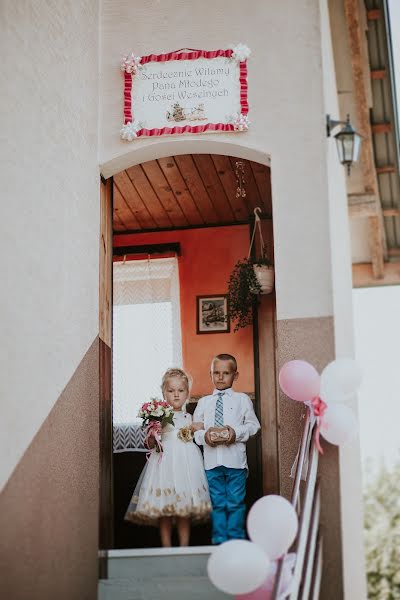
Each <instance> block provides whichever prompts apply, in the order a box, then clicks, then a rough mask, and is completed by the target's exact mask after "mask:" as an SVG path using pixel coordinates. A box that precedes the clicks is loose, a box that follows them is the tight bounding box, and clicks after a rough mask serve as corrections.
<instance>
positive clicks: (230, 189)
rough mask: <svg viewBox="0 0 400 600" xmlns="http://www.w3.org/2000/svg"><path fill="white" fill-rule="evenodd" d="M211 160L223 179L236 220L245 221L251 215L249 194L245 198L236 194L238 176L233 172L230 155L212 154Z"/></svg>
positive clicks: (222, 182)
mask: <svg viewBox="0 0 400 600" xmlns="http://www.w3.org/2000/svg"><path fill="white" fill-rule="evenodd" d="M211 160H212V161H213V163H214V167H215V169H216V171H217V174H218V177H219V178H220V180H221V184H222V187H223V188H224V190H225V193H226V195H227V198H228V202H229V204H230V205H231V208H232V210H233V213H234V215H235V219H236V221H243V220H245V219H247V218H248V215H249V211H248V208H247V202H246V199H247V196H246V197H245V198H241V197H237V196H236V191H237V182H236V176H235V173H234V172H233V168H232V164H231V162H230V160H229V156H223V155H221V154H211Z"/></svg>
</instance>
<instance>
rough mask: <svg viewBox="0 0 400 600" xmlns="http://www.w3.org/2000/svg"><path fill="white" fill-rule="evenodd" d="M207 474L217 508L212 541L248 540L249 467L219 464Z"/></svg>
mask: <svg viewBox="0 0 400 600" xmlns="http://www.w3.org/2000/svg"><path fill="white" fill-rule="evenodd" d="M206 475H207V481H208V487H209V490H210V496H211V502H212V507H213V510H212V514H211V521H212V543H213V544H222V542H226V541H227V540H238V539H239V540H240V539H245V538H246V532H245V529H244V521H245V515H246V507H245V504H244V500H245V496H246V479H247V469H231V468H229V467H223V466H219V467H215V468H214V469H208V470H207V471H206Z"/></svg>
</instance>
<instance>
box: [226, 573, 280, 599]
mask: <svg viewBox="0 0 400 600" xmlns="http://www.w3.org/2000/svg"><path fill="white" fill-rule="evenodd" d="M273 588H274V576H272V577H271V576H270V575H269V576H268V577H267V579H266V580H265V581H264V583H263V584H262V585H261V586H260V587H259V588H257V589H256V590H253V591H252V592H249V593H248V594H239V596H235V600H271V598H272V592H273Z"/></svg>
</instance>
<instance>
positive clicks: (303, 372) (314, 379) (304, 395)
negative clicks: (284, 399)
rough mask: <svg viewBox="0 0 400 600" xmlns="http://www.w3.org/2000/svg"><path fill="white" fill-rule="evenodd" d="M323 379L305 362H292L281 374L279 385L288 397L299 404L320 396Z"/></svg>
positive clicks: (286, 365) (287, 364)
mask: <svg viewBox="0 0 400 600" xmlns="http://www.w3.org/2000/svg"><path fill="white" fill-rule="evenodd" d="M320 380H321V378H320V376H319V374H318V371H317V370H316V369H315V368H314V367H313V366H312V365H310V363H308V362H306V361H305V360H290V361H289V362H287V363H285V364H284V365H283V367H282V369H281V370H280V372H279V385H280V386H281V389H282V391H283V392H285V394H286V396H289V398H292V400H298V401H299V402H309V401H310V400H312V399H313V398H315V397H316V396H319V390H320V387H321V381H320Z"/></svg>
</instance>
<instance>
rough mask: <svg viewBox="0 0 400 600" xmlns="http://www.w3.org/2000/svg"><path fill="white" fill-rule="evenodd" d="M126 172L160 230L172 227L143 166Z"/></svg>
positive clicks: (134, 167)
mask: <svg viewBox="0 0 400 600" xmlns="http://www.w3.org/2000/svg"><path fill="white" fill-rule="evenodd" d="M126 172H127V173H128V176H129V178H130V180H131V181H132V183H133V185H134V186H135V188H136V191H137V192H138V194H139V195H140V197H141V199H142V202H143V204H145V206H146V207H147V210H148V211H149V213H150V214H151V216H152V217H153V219H154V221H155V222H156V224H157V226H158V227H160V228H165V227H171V226H172V223H171V220H170V218H169V216H168V214H167V212H166V211H165V210H164V207H163V205H162V204H161V202H160V200H159V199H158V196H157V194H156V193H155V191H154V190H153V187H152V185H151V183H150V181H149V180H148V179H147V175H146V173H145V172H144V171H143V169H142V166H141V165H135V166H133V167H130V168H129V169H127V170H126Z"/></svg>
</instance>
